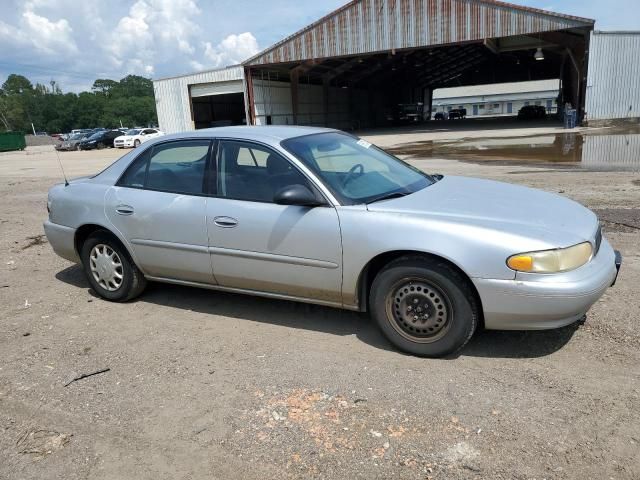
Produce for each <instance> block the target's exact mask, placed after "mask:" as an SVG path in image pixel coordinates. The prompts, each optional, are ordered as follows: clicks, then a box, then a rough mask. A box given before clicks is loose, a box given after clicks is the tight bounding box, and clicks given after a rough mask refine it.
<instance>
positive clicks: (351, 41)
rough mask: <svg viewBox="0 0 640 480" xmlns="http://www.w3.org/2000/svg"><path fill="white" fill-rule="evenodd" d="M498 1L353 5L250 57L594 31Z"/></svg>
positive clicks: (265, 60)
mask: <svg viewBox="0 0 640 480" xmlns="http://www.w3.org/2000/svg"><path fill="white" fill-rule="evenodd" d="M593 23H594V21H593V20H590V19H586V18H580V17H574V16H570V15H563V14H559V13H553V12H546V11H544V10H538V9H534V8H529V7H521V6H518V5H511V4H508V3H504V2H498V1H494V0H355V1H352V2H350V3H348V4H346V5H345V6H343V7H341V8H339V9H338V10H336V11H335V12H333V13H331V14H329V15H327V16H325V17H323V18H321V19H320V20H318V21H317V22H315V23H312V24H311V25H309V26H308V27H306V28H304V29H303V30H301V31H300V32H298V33H296V34H294V35H292V36H290V37H287V38H285V39H284V40H282V41H281V42H279V43H276V44H275V45H273V46H272V47H270V48H268V49H267V50H265V51H263V52H261V53H259V54H258V55H256V56H254V57H252V58H250V59H249V60H247V61H246V62H245V63H244V64H245V65H263V64H271V63H284V62H296V61H304V60H311V59H315V58H327V57H334V56H346V55H358V54H364V53H371V52H381V51H388V50H392V49H403V48H418V47H428V46H435V45H443V44H448V43H457V42H468V41H477V40H482V39H484V38H496V37H506V36H512V35H526V34H534V33H539V32H548V31H553V30H563V29H567V28H576V27H592V26H593Z"/></svg>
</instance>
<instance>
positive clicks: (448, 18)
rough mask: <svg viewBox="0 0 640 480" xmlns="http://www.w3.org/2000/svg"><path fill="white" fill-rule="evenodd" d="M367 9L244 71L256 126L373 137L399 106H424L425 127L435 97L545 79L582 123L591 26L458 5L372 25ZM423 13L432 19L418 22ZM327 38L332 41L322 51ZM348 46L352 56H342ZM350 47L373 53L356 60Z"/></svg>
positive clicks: (310, 31) (356, 7) (391, 7)
mask: <svg viewBox="0 0 640 480" xmlns="http://www.w3.org/2000/svg"><path fill="white" fill-rule="evenodd" d="M367 3H368V2H352V3H351V4H348V5H346V6H345V7H343V8H342V9H339V10H337V11H336V12H334V13H332V14H330V15H328V16H327V17H325V18H324V19H321V20H319V21H318V22H316V23H314V24H312V25H310V26H309V27H307V28H306V29H304V30H302V31H300V32H298V33H297V34H295V35H292V36H291V37H288V38H287V39H285V40H284V41H282V42H280V43H279V44H276V45H275V46H273V47H272V48H271V49H269V50H266V51H265V52H262V53H261V54H259V55H258V56H256V57H254V58H252V59H249V60H248V61H247V62H245V63H244V65H245V75H246V77H247V85H248V99H249V118H250V121H251V122H252V123H254V124H264V123H266V122H265V119H266V118H267V117H269V118H270V119H271V118H273V119H274V123H293V124H313V125H325V126H332V127H338V128H348V129H357V128H369V127H377V126H384V125H388V124H389V123H390V121H391V120H392V119H393V118H394V112H397V110H398V109H399V108H401V107H400V105H406V104H413V105H415V104H418V103H423V104H424V106H423V107H421V109H422V111H421V116H422V119H423V120H426V119H429V118H431V111H430V109H431V96H432V92H433V90H435V89H437V88H444V87H457V86H467V85H478V84H491V83H503V82H518V81H527V80H545V79H560V81H561V92H560V96H559V98H558V105H564V104H565V103H570V104H571V106H572V107H573V108H576V109H577V111H578V118H581V116H582V114H583V112H584V100H585V84H586V75H587V72H586V66H587V60H588V59H587V55H588V42H589V35H590V32H591V30H592V29H593V21H592V20H588V19H581V18H577V17H571V16H565V15H560V14H549V13H548V12H542V11H539V10H535V9H530V8H525V7H517V6H512V5H507V4H501V3H500V2H482V1H478V2H472V3H471V5H472V7H471V8H469V2H462V1H460V0H447V1H446V2H444V4H445V5H446V6H448V7H447V8H443V9H434V8H432V4H434V2H432V1H423V2H417V3H416V2H413V1H410V0H398V1H397V2H382V6H381V9H382V8H384V9H386V11H383V12H382V13H383V14H382V15H381V14H380V12H378V15H373V14H372V13H371V12H368V11H367V10H366V8H365V4H367ZM416 4H419V6H420V8H421V9H422V10H421V11H423V12H424V14H425V18H422V19H421V18H416V17H415V13H416V10H415V9H416V8H417V7H416ZM475 7H478V8H480V7H484V10H477V11H475V10H474V8H475ZM412 8H413V9H414V10H413V13H414V17H412V16H411V15H409V14H408V13H409V12H410V10H411V9H412ZM358 15H362V16H363V18H360V17H358ZM385 18H386V23H385V22H384V20H385ZM427 22H428V23H429V25H425V23H427ZM361 24H362V25H361ZM365 29H369V31H368V32H365ZM420 29H422V30H427V31H428V32H429V35H428V36H427V37H426V38H425V35H424V32H422V33H421V32H420ZM436 30H437V31H436ZM360 35H363V36H364V35H367V41H362V39H361V38H360V37H359V36H360ZM322 36H325V37H326V36H329V38H328V39H326V38H325V39H324V40H325V41H323V42H318V41H317V39H318V38H321V37H322ZM370 38H371V39H370ZM344 39H347V40H348V42H349V43H348V44H347V47H345V48H344V50H347V52H345V53H346V54H340V53H342V52H339V50H340V48H339V47H338V46H337V45H341V44H342V41H343V40H344ZM314 41H315V43H314ZM349 44H351V45H353V44H357V45H360V44H362V45H364V46H366V47H368V48H367V49H363V51H362V52H361V53H358V54H351V52H348V50H349V48H348V45H349ZM409 44H414V45H412V46H407V45H409ZM383 47H384V48H383ZM351 50H354V48H353V47H352V48H351ZM273 85H278V86H280V87H281V90H282V86H283V85H286V86H287V90H288V91H289V92H288V94H289V95H290V98H287V99H284V98H282V97H280V98H278V97H277V96H274V95H273V94H272V93H271V92H272V90H273V89H272V88H271V87H272V86H273ZM310 86H315V88H311V87H310ZM305 89H306V90H305ZM303 90H304V92H305V93H304V94H303ZM310 92H312V93H310ZM313 92H315V93H313ZM281 93H282V92H281ZM314 95H315V96H316V97H318V98H317V99H316V100H314V99H313V98H312V99H311V100H309V97H310V96H311V97H313V96H314ZM274 98H276V100H273V99H274ZM305 98H306V99H305ZM338 104H340V107H338ZM310 109H315V110H316V111H315V112H314V113H315V114H314V115H311V114H309V112H308V111H309V110H310ZM338 111H339V112H340V114H339V115H338V114H336V113H335V112H338ZM305 112H306V113H307V114H305ZM332 112H333V113H334V114H332Z"/></svg>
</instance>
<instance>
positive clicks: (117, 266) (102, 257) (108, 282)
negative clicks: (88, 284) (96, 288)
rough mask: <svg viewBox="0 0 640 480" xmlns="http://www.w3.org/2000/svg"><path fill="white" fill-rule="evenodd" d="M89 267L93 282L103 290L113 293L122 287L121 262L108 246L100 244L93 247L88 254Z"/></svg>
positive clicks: (122, 271) (122, 273)
mask: <svg viewBox="0 0 640 480" xmlns="http://www.w3.org/2000/svg"><path fill="white" fill-rule="evenodd" d="M89 266H90V268H91V273H92V275H93V278H94V280H95V281H96V282H97V283H98V285H100V286H101V287H102V288H104V289H105V290H108V291H109V292H115V291H116V290H118V289H119V288H120V287H121V286H122V281H123V280H124V270H123V268H122V260H120V256H119V255H118V254H117V253H116V252H115V250H114V249H113V248H111V247H110V246H108V245H104V244H102V243H100V244H98V245H96V246H95V247H93V249H92V250H91V253H90V254H89Z"/></svg>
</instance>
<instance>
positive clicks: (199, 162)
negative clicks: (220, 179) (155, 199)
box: [118, 140, 211, 195]
mask: <svg viewBox="0 0 640 480" xmlns="http://www.w3.org/2000/svg"><path fill="white" fill-rule="evenodd" d="M210 143H211V142H210V141H208V140H182V141H177V142H171V143H164V144H160V145H156V146H154V147H153V148H152V149H148V150H146V151H144V152H143V153H142V154H141V155H140V156H138V157H137V158H136V159H135V160H134V161H133V163H132V164H131V165H130V166H129V168H128V169H127V171H126V172H125V173H124V175H123V176H122V177H121V178H120V181H119V182H118V186H121V187H132V188H145V189H149V190H159V191H163V192H172V193H181V194H190V195H201V194H204V193H205V187H204V185H205V171H206V165H207V158H208V156H209V147H210Z"/></svg>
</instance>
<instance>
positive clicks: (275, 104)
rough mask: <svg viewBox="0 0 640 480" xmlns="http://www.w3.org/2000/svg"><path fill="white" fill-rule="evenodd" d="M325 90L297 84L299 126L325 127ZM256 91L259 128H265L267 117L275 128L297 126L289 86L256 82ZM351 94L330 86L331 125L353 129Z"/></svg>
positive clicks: (314, 86)
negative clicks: (350, 109)
mask: <svg viewBox="0 0 640 480" xmlns="http://www.w3.org/2000/svg"><path fill="white" fill-rule="evenodd" d="M322 90H323V87H322V86H321V85H309V84H299V85H298V118H297V124H298V125H312V126H325V116H324V106H323V93H322ZM253 92H254V104H255V112H256V125H266V124H267V117H268V116H270V117H271V123H272V124H273V125H293V124H294V122H293V105H292V101H291V84H290V83H288V82H280V81H271V80H262V79H254V80H253ZM351 93H352V94H355V93H354V92H351ZM349 94H350V92H349V91H348V90H347V89H343V88H338V87H329V101H328V114H327V120H328V124H329V125H330V126H332V127H335V128H343V129H349V128H351V127H353V125H350V120H349V101H350V99H349Z"/></svg>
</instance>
